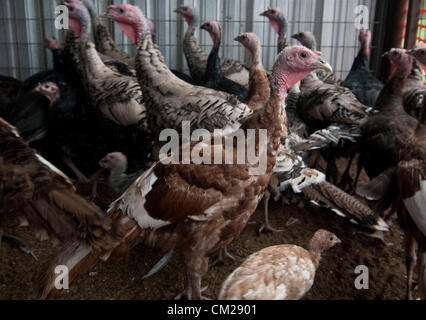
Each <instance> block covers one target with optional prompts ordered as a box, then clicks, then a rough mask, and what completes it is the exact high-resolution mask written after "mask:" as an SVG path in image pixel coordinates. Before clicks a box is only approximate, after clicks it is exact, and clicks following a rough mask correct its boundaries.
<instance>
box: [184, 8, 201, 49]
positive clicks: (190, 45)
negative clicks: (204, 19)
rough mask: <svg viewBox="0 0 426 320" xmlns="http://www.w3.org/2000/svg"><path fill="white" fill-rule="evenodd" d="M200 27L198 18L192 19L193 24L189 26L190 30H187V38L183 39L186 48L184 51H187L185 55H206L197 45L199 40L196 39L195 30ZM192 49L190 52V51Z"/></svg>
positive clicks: (195, 16)
mask: <svg viewBox="0 0 426 320" xmlns="http://www.w3.org/2000/svg"><path fill="white" fill-rule="evenodd" d="M197 26H198V17H197V15H194V16H193V17H192V20H191V23H190V24H188V30H186V33H185V37H184V38H183V43H184V47H183V50H184V51H186V52H185V54H188V53H203V54H205V53H204V52H203V51H202V50H201V48H200V47H199V46H198V44H197V39H196V38H195V30H196V29H197ZM188 49H190V50H188Z"/></svg>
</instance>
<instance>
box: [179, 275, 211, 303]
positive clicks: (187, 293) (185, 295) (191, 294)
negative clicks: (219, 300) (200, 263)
mask: <svg viewBox="0 0 426 320" xmlns="http://www.w3.org/2000/svg"><path fill="white" fill-rule="evenodd" d="M205 289H207V287H206V288H204V289H203V290H201V276H200V275H199V274H198V273H197V272H195V271H192V270H190V269H189V268H188V267H186V271H185V289H184V290H183V292H182V293H180V294H178V295H177V296H176V297H175V300H202V299H203V297H202V296H201V293H202V292H203V291H204V290H205Z"/></svg>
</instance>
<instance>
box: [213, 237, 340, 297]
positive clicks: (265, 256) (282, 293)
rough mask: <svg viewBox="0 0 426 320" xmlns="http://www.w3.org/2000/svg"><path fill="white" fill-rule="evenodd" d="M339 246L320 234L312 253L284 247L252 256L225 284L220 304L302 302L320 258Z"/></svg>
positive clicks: (338, 241)
mask: <svg viewBox="0 0 426 320" xmlns="http://www.w3.org/2000/svg"><path fill="white" fill-rule="evenodd" d="M339 243H341V241H340V239H339V238H337V237H336V235H335V234H333V233H331V232H328V231H326V230H318V231H317V232H316V233H315V235H314V236H313V238H312V239H311V241H310V242H309V250H305V249H303V248H301V247H299V246H296V245H289V244H283V245H278V246H273V247H268V248H265V249H263V250H260V251H258V252H256V253H253V254H252V255H251V256H249V257H248V258H247V259H246V260H245V261H244V262H243V263H242V264H241V266H239V267H238V268H237V269H235V270H234V271H233V272H232V273H231V274H230V275H229V276H228V278H226V280H225V281H224V282H223V284H222V288H221V290H220V293H219V300H299V299H301V298H303V296H304V295H305V294H306V293H307V292H308V291H309V290H310V289H311V288H312V285H313V284H314V279H315V273H316V270H317V269H318V266H319V263H320V260H321V254H322V253H323V252H324V251H325V250H327V249H330V248H332V247H334V246H335V245H336V244H339Z"/></svg>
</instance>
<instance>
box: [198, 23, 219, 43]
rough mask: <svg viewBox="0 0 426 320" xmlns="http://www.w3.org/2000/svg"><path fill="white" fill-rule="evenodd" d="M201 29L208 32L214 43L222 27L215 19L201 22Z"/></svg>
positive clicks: (216, 41) (217, 39) (217, 40)
mask: <svg viewBox="0 0 426 320" xmlns="http://www.w3.org/2000/svg"><path fill="white" fill-rule="evenodd" d="M201 29H203V30H206V31H207V32H208V33H209V34H210V37H211V38H212V40H213V43H214V44H217V43H218V42H219V41H220V38H221V34H222V29H221V27H220V25H219V23H217V22H216V21H207V22H205V23H203V24H202V26H201Z"/></svg>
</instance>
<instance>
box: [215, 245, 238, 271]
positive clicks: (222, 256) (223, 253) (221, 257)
mask: <svg viewBox="0 0 426 320" xmlns="http://www.w3.org/2000/svg"><path fill="white" fill-rule="evenodd" d="M227 258H228V259H229V260H231V261H232V262H235V258H234V257H233V256H232V255H231V254H230V253H229V252H228V250H227V249H226V247H223V248H222V249H220V250H219V253H218V254H217V258H216V260H215V261H213V262H212V263H211V264H210V265H209V268H212V267H214V266H216V265H218V264H225V260H226V259H227Z"/></svg>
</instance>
